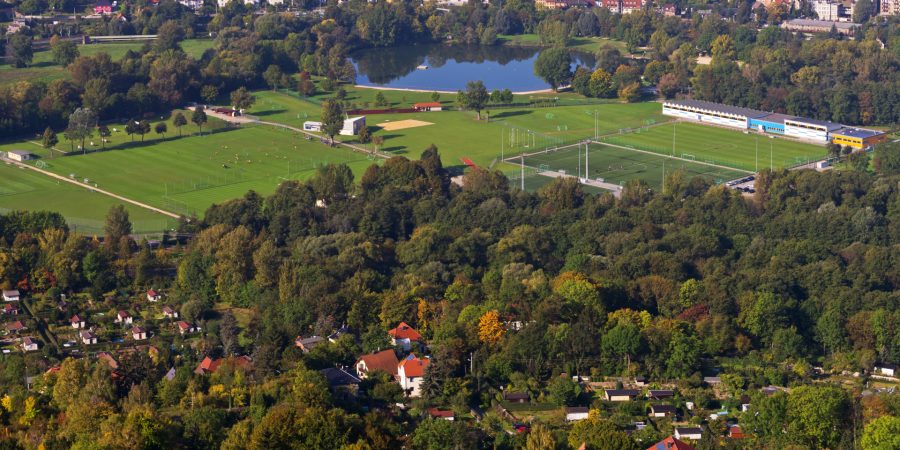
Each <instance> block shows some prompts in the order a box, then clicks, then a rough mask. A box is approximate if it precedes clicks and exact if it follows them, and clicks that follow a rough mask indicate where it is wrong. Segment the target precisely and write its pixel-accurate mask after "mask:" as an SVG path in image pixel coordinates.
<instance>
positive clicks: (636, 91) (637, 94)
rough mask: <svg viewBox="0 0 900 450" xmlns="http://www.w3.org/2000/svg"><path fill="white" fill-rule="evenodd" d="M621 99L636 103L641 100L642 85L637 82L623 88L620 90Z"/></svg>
mask: <svg viewBox="0 0 900 450" xmlns="http://www.w3.org/2000/svg"><path fill="white" fill-rule="evenodd" d="M619 98H620V99H622V100H624V101H626V102H628V103H635V102H637V101H640V99H641V84H640V83H638V82H637V81H635V82H633V83H629V84H627V85H625V86H622V88H621V89H619Z"/></svg>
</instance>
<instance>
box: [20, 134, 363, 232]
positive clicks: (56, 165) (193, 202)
mask: <svg viewBox="0 0 900 450" xmlns="http://www.w3.org/2000/svg"><path fill="white" fill-rule="evenodd" d="M15 145H18V146H19V147H20V148H22V146H23V145H26V147H24V148H28V149H30V150H32V151H35V152H36V153H38V154H40V155H42V156H45V155H47V152H46V151H44V150H43V149H41V148H39V147H38V146H34V145H31V147H27V145H28V144H21V143H19V144H15ZM43 161H44V162H45V163H46V164H49V167H48V170H50V171H52V172H55V173H58V174H61V175H64V176H69V175H70V174H74V176H75V178H77V179H79V180H82V179H84V178H87V179H89V180H90V182H91V183H97V185H98V187H100V188H102V189H106V190H109V191H111V192H114V193H117V194H120V195H123V196H125V197H128V198H132V199H134V200H138V201H141V202H144V203H147V204H150V205H152V206H156V207H159V208H162V209H165V210H169V211H172V212H175V213H178V214H196V215H202V213H203V212H204V211H205V210H206V208H208V207H209V206H210V205H211V204H213V203H219V202H222V201H225V200H229V199H232V198H236V197H240V196H242V195H244V194H245V193H246V192H247V191H249V190H251V189H252V190H255V191H257V192H259V193H260V194H262V195H267V194H271V193H272V192H274V191H275V188H276V187H277V185H278V184H280V183H281V182H283V181H284V180H286V179H305V178H308V177H309V176H311V175H312V174H313V173H314V170H315V168H316V167H317V166H318V165H321V164H326V163H348V164H349V165H350V167H351V168H352V169H353V170H354V171H355V172H356V173H357V174H361V173H362V171H364V170H365V168H366V167H368V166H369V165H371V164H372V163H373V162H374V161H372V160H370V159H368V158H367V156H366V155H363V154H360V153H354V152H351V151H349V150H346V149H343V148H329V147H328V146H325V145H323V144H321V143H320V142H319V141H317V140H314V141H309V140H306V139H304V137H303V136H302V135H298V134H297V133H293V132H289V131H287V130H283V129H279V128H274V127H269V126H261V125H260V126H245V127H242V128H232V129H225V128H222V129H220V130H219V131H217V132H214V133H211V134H204V135H202V136H200V135H191V136H185V137H183V138H171V139H160V140H153V141H148V142H145V143H144V144H143V145H135V146H132V147H127V148H124V149H118V150H107V151H99V152H93V153H88V154H86V155H80V154H76V155H73V156H66V157H56V158H53V159H43Z"/></svg>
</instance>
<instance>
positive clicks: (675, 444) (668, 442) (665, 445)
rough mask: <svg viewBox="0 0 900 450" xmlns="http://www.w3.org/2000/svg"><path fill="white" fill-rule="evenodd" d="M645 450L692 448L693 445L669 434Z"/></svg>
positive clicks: (688, 449)
mask: <svg viewBox="0 0 900 450" xmlns="http://www.w3.org/2000/svg"><path fill="white" fill-rule="evenodd" d="M647 450H694V447H692V446H690V445H688V444H685V443H684V442H681V441H679V440H678V439H675V438H674V437H672V436H669V437H667V438H665V439H663V440H661V441H659V442H657V443H655V444H653V445H652V446H650V447H647Z"/></svg>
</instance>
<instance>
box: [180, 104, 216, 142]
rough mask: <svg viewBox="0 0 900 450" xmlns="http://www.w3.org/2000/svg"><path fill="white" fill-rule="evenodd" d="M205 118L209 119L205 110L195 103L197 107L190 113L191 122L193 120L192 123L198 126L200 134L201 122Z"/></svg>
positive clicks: (203, 121) (201, 129)
mask: <svg viewBox="0 0 900 450" xmlns="http://www.w3.org/2000/svg"><path fill="white" fill-rule="evenodd" d="M179 114H180V113H179ZM177 118H178V117H177V116H176V119H177ZM207 120H209V118H208V117H206V111H205V110H204V109H203V107H202V106H200V105H197V107H196V108H194V112H193V114H191V122H193V123H194V125H197V127H199V128H200V135H201V136H202V135H203V124H204V123H206V121H207ZM179 130H180V128H179Z"/></svg>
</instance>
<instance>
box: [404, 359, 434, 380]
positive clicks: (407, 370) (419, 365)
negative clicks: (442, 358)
mask: <svg viewBox="0 0 900 450" xmlns="http://www.w3.org/2000/svg"><path fill="white" fill-rule="evenodd" d="M430 363H431V360H430V359H428V358H422V359H419V358H416V355H409V356H407V357H406V359H404V360H403V361H400V366H399V367H402V368H403V374H404V375H406V377H407V378H409V377H421V376H423V375H425V369H426V368H427V367H428V364H430ZM398 371H399V368H398Z"/></svg>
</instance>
